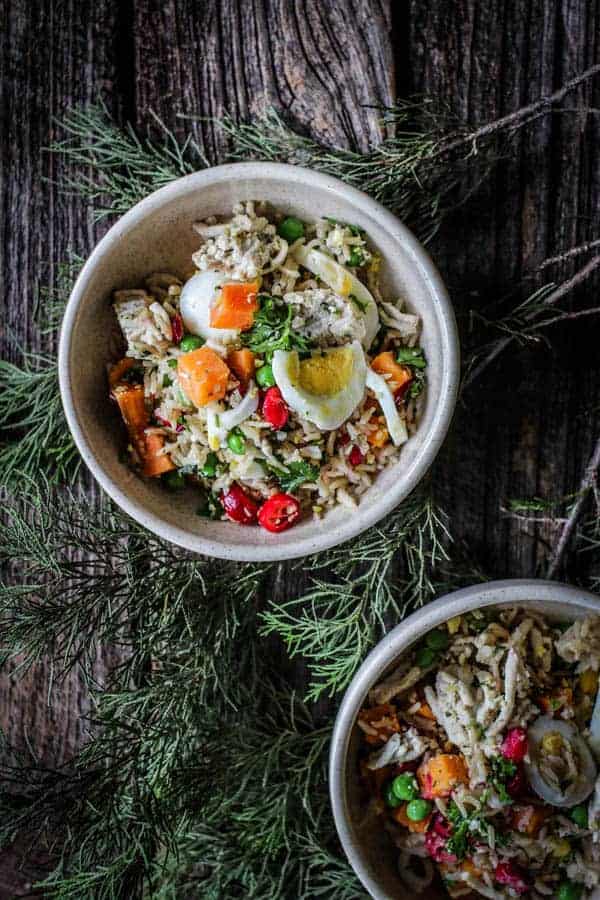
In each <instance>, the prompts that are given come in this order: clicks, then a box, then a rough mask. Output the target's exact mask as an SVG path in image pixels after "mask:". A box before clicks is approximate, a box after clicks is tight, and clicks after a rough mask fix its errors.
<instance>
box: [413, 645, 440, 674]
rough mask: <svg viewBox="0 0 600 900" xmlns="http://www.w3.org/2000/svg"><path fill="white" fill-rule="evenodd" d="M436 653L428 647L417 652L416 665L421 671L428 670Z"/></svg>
mask: <svg viewBox="0 0 600 900" xmlns="http://www.w3.org/2000/svg"><path fill="white" fill-rule="evenodd" d="M435 658H436V653H435V650H432V649H431V648H430V647H421V649H420V650H419V651H418V652H417V665H418V666H421V668H422V669H428V668H429V666H432V665H433V663H434V662H435Z"/></svg>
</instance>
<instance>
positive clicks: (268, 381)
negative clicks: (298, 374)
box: [256, 363, 275, 388]
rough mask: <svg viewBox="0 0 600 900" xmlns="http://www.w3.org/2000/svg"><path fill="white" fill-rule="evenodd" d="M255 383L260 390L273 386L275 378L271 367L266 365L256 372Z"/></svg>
mask: <svg viewBox="0 0 600 900" xmlns="http://www.w3.org/2000/svg"><path fill="white" fill-rule="evenodd" d="M256 381H257V384H258V386H259V387H261V388H270V387H273V385H274V384H275V377H274V375H273V366H270V365H269V364H268V363H267V364H266V365H264V366H261V367H260V369H257V371H256Z"/></svg>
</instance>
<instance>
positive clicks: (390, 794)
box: [383, 782, 402, 808]
mask: <svg viewBox="0 0 600 900" xmlns="http://www.w3.org/2000/svg"><path fill="white" fill-rule="evenodd" d="M392 784H393V782H390V783H389V784H387V785H386V787H385V789H384V791H383V799H384V800H385V802H386V803H387V805H388V806H391V807H392V808H395V807H396V806H400V804H401V803H402V800H400V799H399V798H398V797H396V795H395V793H394V791H393V789H392Z"/></svg>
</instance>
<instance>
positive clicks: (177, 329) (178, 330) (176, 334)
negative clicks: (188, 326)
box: [171, 313, 183, 344]
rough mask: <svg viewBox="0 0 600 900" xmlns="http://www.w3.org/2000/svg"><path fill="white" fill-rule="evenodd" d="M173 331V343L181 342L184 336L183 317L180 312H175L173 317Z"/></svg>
mask: <svg viewBox="0 0 600 900" xmlns="http://www.w3.org/2000/svg"><path fill="white" fill-rule="evenodd" d="M171 333H172V334H173V343H174V344H179V343H181V339H182V338H183V319H182V318H181V316H180V315H179V313H175V315H174V316H172V317H171Z"/></svg>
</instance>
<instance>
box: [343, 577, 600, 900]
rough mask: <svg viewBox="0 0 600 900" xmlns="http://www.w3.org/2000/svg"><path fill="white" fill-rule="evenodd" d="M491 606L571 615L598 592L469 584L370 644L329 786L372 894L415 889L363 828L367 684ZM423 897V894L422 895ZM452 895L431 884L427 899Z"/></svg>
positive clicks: (406, 895)
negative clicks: (458, 621)
mask: <svg viewBox="0 0 600 900" xmlns="http://www.w3.org/2000/svg"><path fill="white" fill-rule="evenodd" d="M486 606H520V607H525V608H528V609H535V610H537V611H538V612H540V613H544V614H545V615H547V616H548V617H550V618H553V619H557V620H561V619H566V620H574V619H578V618H582V617H584V616H588V615H590V613H599V612H600V597H597V596H596V595H595V594H591V593H589V591H582V590H579V588H574V587H569V586H567V585H565V584H557V583H556V582H554V581H538V580H535V579H514V580H507V581H492V582H489V583H488V584H478V585H474V586H473V587H468V588H464V589H463V590H461V591H456V592H455V593H453V594H448V595H447V596H445V597H440V598H439V600H436V601H434V602H433V603H429V604H428V605H427V606H425V607H424V608H423V609H420V610H418V611H417V612H415V613H413V614H412V615H411V616H408V618H407V619H405V620H404V622H402V623H401V624H400V625H397V626H396V628H393V629H392V630H391V631H390V633H389V634H387V635H386V636H385V637H384V639H383V640H382V641H380V643H379V644H377V646H376V647H375V649H374V650H372V651H371V653H370V654H369V656H367V658H366V659H365V661H364V663H363V664H362V666H361V667H360V669H359V670H358V672H357V673H356V675H355V676H354V678H353V680H352V682H351V683H350V686H349V688H348V690H347V691H346V694H345V696H344V699H343V701H342V705H341V706H340V710H339V712H338V715H337V718H336V721H335V727H334V730H333V736H332V739H331V751H330V757H329V790H330V796H331V805H332V808H333V815H334V818H335V824H336V826H337V830H338V834H339V836H340V840H341V842H342V846H343V848H344V850H345V852H346V855H347V857H348V859H349V861H350V863H351V865H352V867H353V869H354V871H355V872H356V874H357V875H358V877H359V878H360V880H361V881H362V883H363V885H364V886H365V888H366V889H367V890H368V891H369V893H370V895H371V896H372V897H373V898H375V900H414V897H415V893H414V890H411V889H409V888H408V887H406V886H405V885H404V884H403V882H402V881H401V879H400V878H399V876H398V870H397V867H396V864H395V855H394V853H393V851H392V848H391V847H390V846H387V845H386V842H385V841H382V840H381V831H380V830H378V831H377V832H374V831H373V829H372V828H371V829H369V828H367V829H365V828H364V827H361V824H360V823H361V822H364V820H365V816H364V808H363V807H362V804H361V799H360V791H359V787H358V775H357V752H358V747H359V743H360V735H359V729H358V728H357V726H356V718H357V716H358V713H359V710H360V709H361V707H362V705H363V703H364V701H365V698H366V696H367V694H368V692H369V690H370V689H371V688H372V687H373V686H374V685H375V684H377V683H378V682H379V681H381V679H382V678H383V677H384V676H385V675H386V674H387V673H388V671H390V670H391V669H393V668H395V666H396V665H397V664H398V662H399V661H400V659H401V657H402V655H403V654H404V653H406V652H407V651H408V650H409V649H410V647H411V646H412V645H413V644H415V643H416V642H417V641H419V640H420V639H421V638H423V636H424V635H425V634H426V633H427V632H428V631H431V630H432V629H434V628H437V627H439V626H440V625H442V624H443V623H444V622H447V621H448V619H451V618H453V617H454V616H460V615H464V613H467V612H471V611H473V610H475V609H481V608H483V607H486ZM422 896H425V895H422ZM447 897H448V895H447V894H446V893H445V892H443V893H438V892H436V891H435V890H434V888H428V889H427V900H444V898H447Z"/></svg>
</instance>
